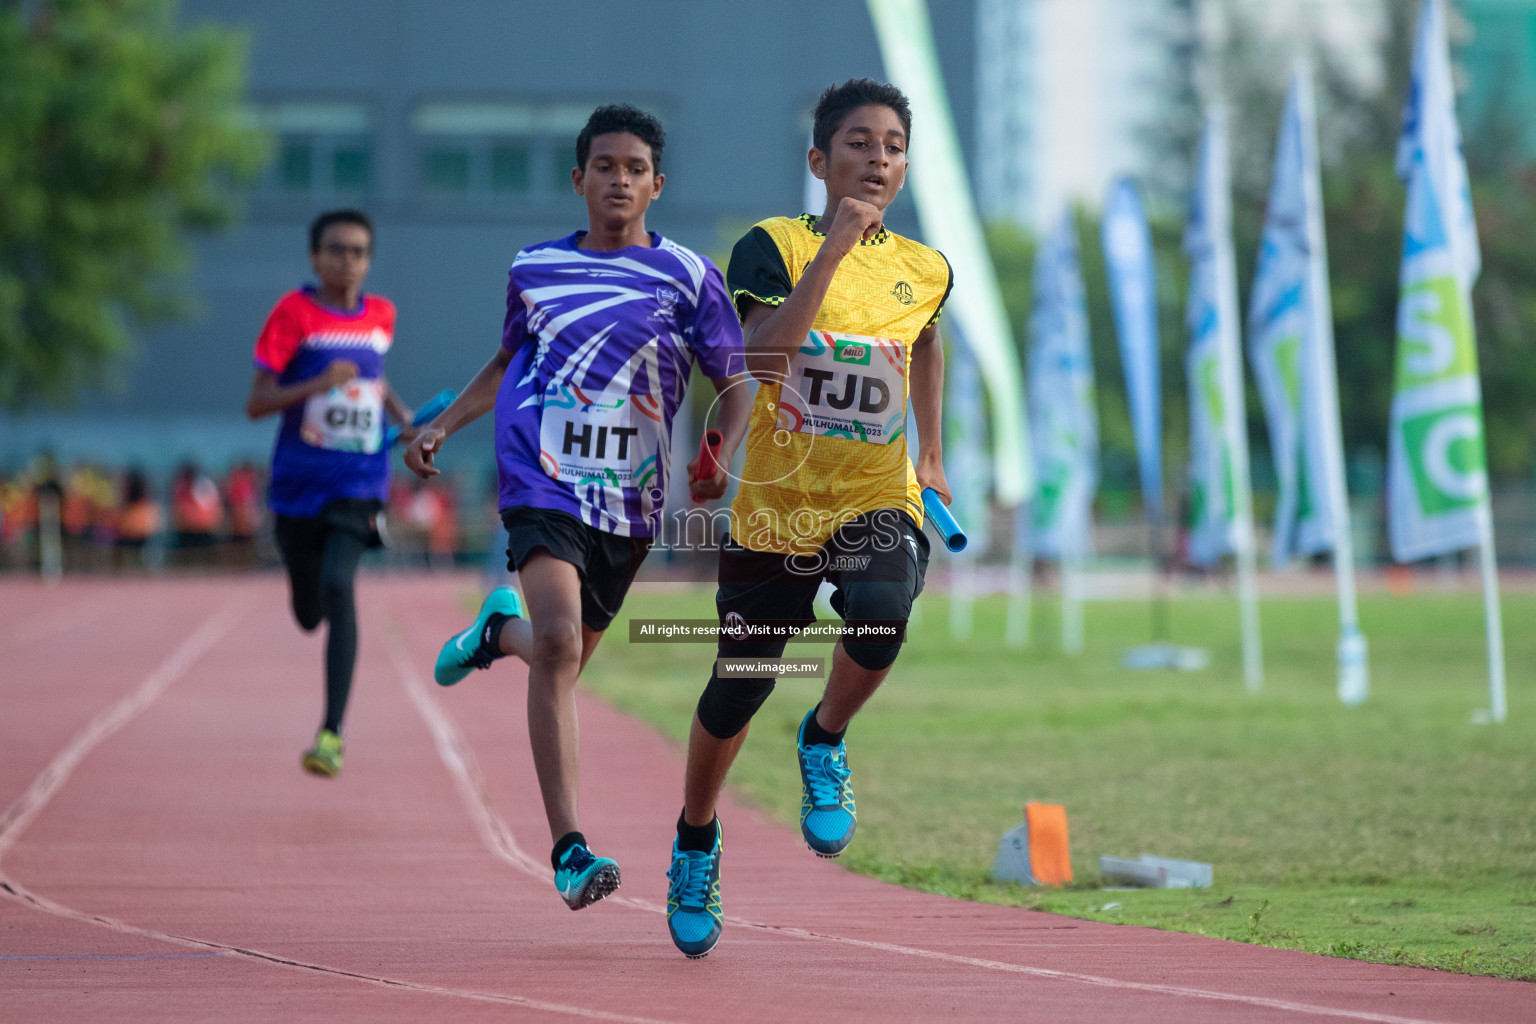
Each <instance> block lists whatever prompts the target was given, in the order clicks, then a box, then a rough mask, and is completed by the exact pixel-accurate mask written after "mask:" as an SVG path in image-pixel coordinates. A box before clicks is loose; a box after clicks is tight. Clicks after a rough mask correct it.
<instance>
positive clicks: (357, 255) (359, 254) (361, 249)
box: [320, 242, 368, 260]
mask: <svg viewBox="0 0 1536 1024" xmlns="http://www.w3.org/2000/svg"><path fill="white" fill-rule="evenodd" d="M320 251H321V252H323V253H324V254H325V255H327V256H334V257H335V258H337V259H354V260H365V259H367V258H368V247H367V246H366V245H342V244H341V243H339V242H327V243H326V244H325V245H322V246H321V247H320Z"/></svg>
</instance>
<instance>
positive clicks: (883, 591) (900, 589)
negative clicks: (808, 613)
mask: <svg viewBox="0 0 1536 1024" xmlns="http://www.w3.org/2000/svg"><path fill="white" fill-rule="evenodd" d="M832 604H833V608H834V609H835V610H836V611H837V613H838V614H839V615H841V616H842V617H843V620H844V622H846V623H847V624H848V625H849V626H852V627H854V628H855V629H858V628H859V627H863V628H864V629H865V630H867V631H868V632H867V633H866V635H864V636H860V637H858V638H853V637H849V638H845V639H844V640H843V650H844V651H845V652H847V654H848V657H850V658H852V659H853V663H854V664H855V665H858V666H859V667H860V668H863V669H867V670H868V671H870V672H879V671H881V670H882V669H887V668H890V667H891V665H892V664H894V663H895V661H896V655H898V654H900V653H901V640H900V634H902V633H904V632H905V629H906V623H907V619H908V617H910V616H911V614H912V591H911V589H910V588H909V587H908V585H907V584H906V583H896V582H880V583H856V584H849V585H847V586H845V587H843V588H841V589H839V591H838V593H837V599H834V600H833V602H832Z"/></svg>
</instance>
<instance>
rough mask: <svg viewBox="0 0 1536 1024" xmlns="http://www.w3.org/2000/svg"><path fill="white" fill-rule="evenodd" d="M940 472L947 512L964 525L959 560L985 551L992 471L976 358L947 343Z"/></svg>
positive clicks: (968, 352) (966, 349)
mask: <svg viewBox="0 0 1536 1024" xmlns="http://www.w3.org/2000/svg"><path fill="white" fill-rule="evenodd" d="M944 390H945V392H946V394H945V396H944V470H945V472H944V476H945V478H946V479H947V480H948V481H949V491H950V496H951V498H952V499H953V500H952V501H951V503H950V506H949V511H950V512H951V513H952V514H953V515H954V517H955V519H956V520H958V521H959V522H960V523H961V524H962V525H963V526H964V527H965V532H966V536H967V537H969V538H970V543H969V544H967V545H966V549H965V550H964V551H963V552H961V553H960V555H959V556H957V557H960V558H962V559H970V558H975V557H976V556H978V555H980V554H982V553H983V552H985V551H986V550H987V544H988V541H989V538H988V530H987V520H988V519H989V518H990V515H989V511H988V507H987V497H988V493H989V492H990V490H991V483H992V474H991V472H990V467H989V466H988V461H989V460H988V458H987V425H986V402H985V401H984V400H983V397H982V391H981V375H980V373H979V372H978V370H977V366H976V357H975V356H974V355H972V354H971V351H970V349H969V348H968V347H967V346H966V345H964V344H959V345H953V346H951V348H950V355H949V358H948V360H947V361H946V363H945V367H944Z"/></svg>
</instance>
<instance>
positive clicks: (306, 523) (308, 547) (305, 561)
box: [274, 516, 325, 633]
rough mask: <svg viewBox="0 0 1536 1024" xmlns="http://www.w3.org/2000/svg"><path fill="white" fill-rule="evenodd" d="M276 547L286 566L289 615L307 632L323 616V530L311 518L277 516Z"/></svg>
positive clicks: (284, 566) (316, 624) (318, 623)
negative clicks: (289, 602)
mask: <svg viewBox="0 0 1536 1024" xmlns="http://www.w3.org/2000/svg"><path fill="white" fill-rule="evenodd" d="M274 532H275V534H276V537H277V549H278V552H279V553H280V554H281V555H282V556H283V568H285V569H287V570H288V593H289V597H290V600H291V602H292V605H293V617H294V618H295V619H296V620H298V623H299V628H300V629H302V630H303V631H304V632H306V633H308V632H309V631H310V630H312V629H314V628H315V627H316V626H318V625H320V621H321V620H322V619H323V618H324V617H325V612H324V609H322V608H321V605H320V572H321V561H322V559H323V556H324V554H325V537H324V531H323V529H322V528H321V526H320V524H319V522H318V521H316V520H314V519H295V518H290V517H288V516H279V517H278V522H277V527H276V530H275V531H274Z"/></svg>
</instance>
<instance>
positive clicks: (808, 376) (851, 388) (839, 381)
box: [778, 331, 907, 444]
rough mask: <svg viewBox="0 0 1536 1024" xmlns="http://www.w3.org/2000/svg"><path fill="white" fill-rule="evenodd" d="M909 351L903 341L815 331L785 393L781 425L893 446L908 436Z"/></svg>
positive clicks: (793, 364)
mask: <svg viewBox="0 0 1536 1024" xmlns="http://www.w3.org/2000/svg"><path fill="white" fill-rule="evenodd" d="M906 376H907V350H906V346H905V345H903V344H902V343H901V342H899V341H891V340H890V339H889V338H869V337H864V336H862V335H857V334H834V333H832V332H831V331H812V332H811V333H810V336H809V337H808V338H807V339H806V341H805V344H804V345H801V346H800V351H799V352H797V353H795V357H794V359H793V360H791V362H790V364H789V379H788V380H786V381H785V383H784V384H783V385H782V386H781V387H780V388H779V409H778V426H779V428H780V429H782V430H789V431H794V432H796V433H801V434H814V435H816V436H818V437H839V438H848V439H852V440H855V441H864V442H867V443H870V444H893V443H894V442H895V441H896V440H897V438H899V437H901V436H902V435H903V434H904V433H905V432H906V425H907V393H906Z"/></svg>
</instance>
